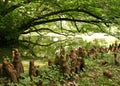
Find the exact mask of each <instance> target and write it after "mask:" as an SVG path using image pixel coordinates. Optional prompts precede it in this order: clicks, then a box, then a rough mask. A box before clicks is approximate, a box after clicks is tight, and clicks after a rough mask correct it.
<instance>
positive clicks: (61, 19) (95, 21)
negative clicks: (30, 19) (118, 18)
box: [32, 18, 104, 25]
mask: <svg viewBox="0 0 120 86" xmlns="http://www.w3.org/2000/svg"><path fill="white" fill-rule="evenodd" d="M55 21H73V22H84V23H104V22H102V21H100V20H79V19H71V18H54V19H49V20H43V21H36V22H34V23H33V24H32V25H39V24H45V23H50V22H55Z"/></svg>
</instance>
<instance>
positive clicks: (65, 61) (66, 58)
mask: <svg viewBox="0 0 120 86" xmlns="http://www.w3.org/2000/svg"><path fill="white" fill-rule="evenodd" d="M119 51H120V44H117V43H114V44H112V45H110V46H109V48H104V47H99V48H98V47H93V48H89V49H85V48H83V47H78V48H77V49H73V48H72V49H70V52H69V53H67V54H66V51H65V48H64V47H63V46H61V48H60V53H57V54H56V57H55V60H54V62H53V61H52V60H51V59H49V60H48V66H52V65H59V66H60V72H61V73H65V74H70V73H72V72H74V73H79V72H80V71H84V68H85V60H84V59H85V58H86V57H90V56H91V55H92V56H93V57H94V59H97V54H98V53H101V57H103V54H104V53H105V52H107V53H109V52H113V53H114V62H115V65H119V60H118V59H119V54H118V52H119ZM107 63H108V62H107V61H103V62H101V64H102V65H105V64H107ZM37 67H39V66H35V65H34V58H31V59H30V62H29V76H30V79H31V81H32V80H33V77H35V76H39V75H40V71H39V70H37ZM21 73H24V67H23V64H22V59H21V54H20V52H19V50H18V49H14V50H12V60H11V61H9V60H8V59H7V58H3V59H2V64H1V65H0V78H4V77H6V78H7V83H6V84H8V86H9V84H10V83H11V82H13V83H17V82H19V77H20V74H21ZM103 75H105V76H108V77H112V73H111V72H110V71H108V70H105V71H104V72H103ZM0 82H1V83H2V82H3V81H2V80H0ZM38 86H42V81H41V80H40V81H39V85H38Z"/></svg>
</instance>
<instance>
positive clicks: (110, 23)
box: [0, 0, 120, 44]
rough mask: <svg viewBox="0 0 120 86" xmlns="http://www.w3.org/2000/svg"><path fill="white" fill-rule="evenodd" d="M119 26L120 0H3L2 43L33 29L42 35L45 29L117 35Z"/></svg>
mask: <svg viewBox="0 0 120 86" xmlns="http://www.w3.org/2000/svg"><path fill="white" fill-rule="evenodd" d="M119 26H120V1H119V0H0V44H3V43H4V44H11V43H14V42H17V41H18V39H19V36H20V35H21V34H28V33H31V32H36V33H38V34H39V35H40V36H41V35H43V34H41V33H42V32H44V31H45V32H53V33H57V34H62V35H69V34H74V33H87V32H104V33H107V34H110V35H114V36H116V37H118V35H119V34H120V28H119ZM113 27H114V28H116V29H115V31H116V32H114V33H113V31H111V29H112V28H113Z"/></svg>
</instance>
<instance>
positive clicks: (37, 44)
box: [19, 39, 66, 46]
mask: <svg viewBox="0 0 120 86" xmlns="http://www.w3.org/2000/svg"><path fill="white" fill-rule="evenodd" d="M19 41H20V42H22V43H23V42H24V43H29V44H33V45H36V46H50V45H53V44H55V43H58V42H62V41H66V39H65V40H59V41H56V42H50V43H48V44H40V43H36V42H32V41H28V40H19Z"/></svg>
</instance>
